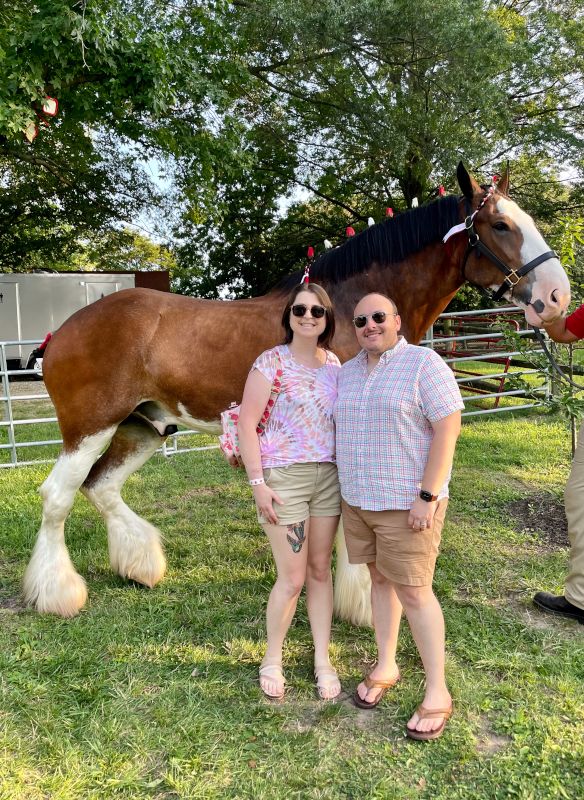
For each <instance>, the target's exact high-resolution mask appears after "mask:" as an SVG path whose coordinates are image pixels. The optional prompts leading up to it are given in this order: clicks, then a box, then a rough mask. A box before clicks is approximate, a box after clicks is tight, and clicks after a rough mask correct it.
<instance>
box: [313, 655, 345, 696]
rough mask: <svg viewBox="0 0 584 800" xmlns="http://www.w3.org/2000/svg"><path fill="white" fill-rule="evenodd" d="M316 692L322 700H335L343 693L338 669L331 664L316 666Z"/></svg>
mask: <svg viewBox="0 0 584 800" xmlns="http://www.w3.org/2000/svg"><path fill="white" fill-rule="evenodd" d="M314 677H315V678H316V691H317V692H318V696H319V697H320V699H321V700H334V699H335V697H338V696H339V694H340V693H341V682H340V680H339V676H338V675H337V671H336V669H335V668H334V667H333V666H332V665H331V664H323V665H322V666H320V667H317V666H316V665H315V667H314Z"/></svg>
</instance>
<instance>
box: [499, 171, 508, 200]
mask: <svg viewBox="0 0 584 800" xmlns="http://www.w3.org/2000/svg"><path fill="white" fill-rule="evenodd" d="M497 191H498V192H499V193H500V194H509V170H508V169H506V170H505V172H504V173H503V174H502V176H501V177H500V178H499V180H498V181H497Z"/></svg>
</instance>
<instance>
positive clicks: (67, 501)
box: [24, 427, 115, 617]
mask: <svg viewBox="0 0 584 800" xmlns="http://www.w3.org/2000/svg"><path fill="white" fill-rule="evenodd" d="M114 432H115V427H110V428H107V429H106V430H103V431H101V432H100V433H96V434H94V435H92V436H86V437H85V438H84V439H82V440H81V442H80V443H79V444H78V445H77V447H76V448H75V449H73V450H66V451H64V452H63V453H61V455H60V456H59V458H58V460H57V463H56V464H55V466H54V467H53V469H52V471H51V473H50V474H49V477H48V478H47V479H46V481H45V482H44V483H43V485H42V486H41V487H40V489H39V493H40V495H41V497H42V498H43V518H42V522H41V528H40V531H39V535H38V537H37V541H36V544H35V547H34V550H33V553H32V556H31V559H30V561H29V564H28V567H27V568H26V572H25V574H24V598H25V600H26V602H27V603H30V604H31V605H34V606H35V607H36V608H37V610H38V611H42V612H47V613H55V614H60V615H61V616H62V617H73V616H74V615H75V614H77V612H78V611H79V609H80V608H81V607H82V606H83V605H84V604H85V601H86V599H87V589H86V587H85V581H84V580H83V578H82V577H81V576H80V575H78V573H77V572H76V571H75V568H74V567H73V564H72V563H71V559H70V558H69V553H68V551H67V547H66V545H65V519H66V518H67V515H68V513H69V511H70V510H71V506H72V505H73V501H74V499H75V492H76V491H77V489H79V487H80V486H81V484H82V483H83V481H84V480H85V478H86V477H87V474H88V472H89V470H90V469H91V466H92V464H93V463H94V462H95V460H96V459H97V458H98V456H99V454H100V452H101V451H102V450H103V448H104V447H105V446H106V445H107V444H108V442H109V441H110V440H111V438H112V436H113V434H114Z"/></svg>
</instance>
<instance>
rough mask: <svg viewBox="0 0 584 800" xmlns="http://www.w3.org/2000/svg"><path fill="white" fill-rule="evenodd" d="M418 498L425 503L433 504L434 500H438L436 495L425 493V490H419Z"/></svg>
mask: <svg viewBox="0 0 584 800" xmlns="http://www.w3.org/2000/svg"><path fill="white" fill-rule="evenodd" d="M420 497H421V499H422V500H425V501H426V502H427V503H433V502H434V500H438V495H437V494H432V492H427V491H426V490H425V489H420Z"/></svg>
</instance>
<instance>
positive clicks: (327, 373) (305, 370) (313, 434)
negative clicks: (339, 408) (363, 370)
mask: <svg viewBox="0 0 584 800" xmlns="http://www.w3.org/2000/svg"><path fill="white" fill-rule="evenodd" d="M276 352H277V353H278V354H279V356H280V361H281V363H282V372H283V374H282V388H281V391H280V394H279V395H278V397H277V399H276V402H275V404H274V407H273V409H272V413H271V414H270V418H269V420H268V424H267V425H266V429H265V431H264V433H263V434H262V435H261V436H260V437H259V441H260V453H261V456H262V467H263V469H269V468H270V467H287V466H289V465H290V464H304V463H306V462H310V461H319V462H323V461H332V462H334V461H335V426H334V421H333V406H334V404H335V400H336V398H337V379H338V376H339V370H340V368H341V363H340V361H339V359H338V358H337V357H336V355H335V354H334V353H331V352H330V351H329V350H327V351H326V364H323V366H322V367H317V368H315V369H313V368H312V367H305V366H303V365H302V364H299V363H298V362H297V361H295V359H294V358H293V356H292V354H291V352H290V349H289V347H288V345H285V344H284V345H279V346H278V347H274V348H273V349H272V350H266V351H264V352H263V353H262V354H261V356H259V357H258V358H257V359H256V361H255V362H254V364H253V366H252V370H254V369H257V370H259V371H260V372H261V373H262V375H263V376H264V377H265V378H267V380H269V381H270V383H273V380H274V376H275V374H276V370H277V369H278V367H279V364H278V359H277V358H276Z"/></svg>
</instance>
